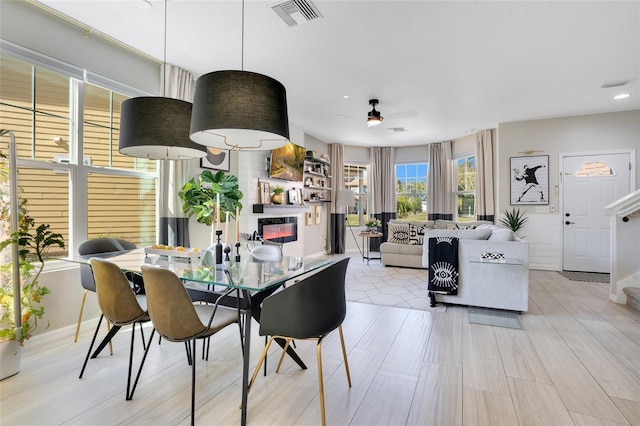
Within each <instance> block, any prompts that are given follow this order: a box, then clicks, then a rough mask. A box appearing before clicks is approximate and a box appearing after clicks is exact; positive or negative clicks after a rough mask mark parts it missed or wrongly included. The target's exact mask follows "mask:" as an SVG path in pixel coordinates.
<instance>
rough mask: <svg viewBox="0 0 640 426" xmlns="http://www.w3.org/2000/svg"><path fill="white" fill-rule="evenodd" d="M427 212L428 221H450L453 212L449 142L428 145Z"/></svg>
mask: <svg viewBox="0 0 640 426" xmlns="http://www.w3.org/2000/svg"><path fill="white" fill-rule="evenodd" d="M428 148H429V151H428V153H427V163H428V164H429V170H428V171H427V186H428V188H427V211H428V219H429V220H436V219H443V220H452V219H453V212H454V211H455V210H454V208H455V207H454V197H453V170H452V165H451V141H446V142H440V143H432V144H429V145H428Z"/></svg>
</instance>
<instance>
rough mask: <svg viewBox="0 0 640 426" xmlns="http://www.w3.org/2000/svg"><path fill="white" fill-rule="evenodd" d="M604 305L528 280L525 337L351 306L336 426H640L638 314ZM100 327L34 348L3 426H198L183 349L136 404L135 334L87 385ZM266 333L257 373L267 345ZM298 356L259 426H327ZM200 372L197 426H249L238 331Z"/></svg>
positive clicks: (335, 369) (165, 349) (252, 399)
mask: <svg viewBox="0 0 640 426" xmlns="http://www.w3.org/2000/svg"><path fill="white" fill-rule="evenodd" d="M399 279H400V278H399ZM607 296H608V288H607V284H602V283H580V282H573V281H568V280H566V279H565V278H563V277H562V276H561V275H560V274H558V273H556V272H548V271H531V272H530V300H529V312H527V313H525V314H522V315H521V317H520V321H521V323H522V330H517V329H508V328H500V327H492V326H486V325H478V324H469V323H468V320H467V308H466V307H459V306H453V305H450V306H448V308H447V310H446V312H428V311H423V310H413V309H406V308H398V307H391V306H379V305H372V304H363V303H356V302H349V303H348V313H347V318H346V320H345V322H344V333H345V339H346V344H347V350H348V355H349V364H350V367H351V378H352V383H353V387H351V388H349V387H348V386H347V381H346V378H345V373H344V366H343V362H342V355H341V351H340V343H339V342H340V340H339V337H338V335H337V333H336V334H335V335H331V336H329V337H328V338H327V340H326V342H325V343H324V345H323V348H322V353H323V357H324V364H323V369H324V377H325V394H326V407H327V409H326V412H327V423H328V424H330V425H545V426H546V425H565V424H566V425H622V424H631V425H640V313H639V312H637V311H634V310H632V309H630V308H627V307H626V306H621V305H616V304H614V303H612V302H609V301H608V299H607ZM93 327H95V321H87V323H86V324H84V326H83V328H82V336H81V339H80V340H79V342H78V343H73V332H74V330H73V327H69V328H66V329H62V330H57V331H53V332H49V333H45V334H43V335H40V336H36V337H35V338H33V339H32V340H30V341H29V342H28V343H27V345H26V347H25V352H24V359H23V364H22V371H21V372H20V373H19V374H17V375H16V376H14V377H12V378H9V379H6V380H3V381H0V396H1V402H0V424H2V425H3V426H9V425H120V424H122V425H145V424H154V425H178V424H179V425H186V424H188V423H189V421H190V418H189V413H190V402H189V401H190V383H191V375H190V367H189V366H188V365H187V362H186V357H185V352H184V346H183V345H181V344H172V343H168V342H162V344H161V345H158V344H157V342H154V346H153V347H152V348H151V351H150V353H149V358H148V359H147V364H146V366H145V369H144V371H143V373H142V379H141V382H140V384H139V386H138V389H137V390H136V394H135V397H134V399H133V400H132V401H125V386H126V373H127V357H128V345H129V336H130V334H129V331H128V328H127V331H126V332H121V333H119V335H118V336H117V337H116V339H115V341H114V355H112V356H109V355H102V356H100V357H99V358H98V359H95V360H91V361H90V362H89V365H88V367H87V371H86V373H85V377H84V378H83V379H78V374H79V371H80V368H81V365H82V362H83V360H84V356H85V351H86V349H87V347H88V345H89V341H90V338H91V334H92V332H93ZM257 328H258V327H253V331H254V333H253V336H254V338H253V344H252V347H251V361H252V364H253V365H255V362H256V361H257V359H258V356H259V353H260V351H261V349H262V345H263V339H262V338H260V337H259V336H258V334H257ZM138 343H139V341H138ZM297 351H298V352H299V353H300V355H301V356H302V358H303V359H304V360H305V361H306V362H307V365H308V366H309V369H308V370H300V369H299V368H297V367H296V366H295V365H294V363H293V362H292V361H290V360H286V361H285V362H284V364H283V368H282V370H281V371H280V373H278V374H276V373H274V367H275V360H276V358H277V353H276V351H275V349H274V351H273V354H272V355H271V356H270V362H269V366H268V375H267V377H263V376H260V377H259V378H258V381H257V383H256V385H255V386H254V388H253V389H252V391H251V394H250V395H249V413H248V419H249V422H248V423H249V424H250V425H317V424H320V413H319V399H318V386H317V373H316V364H315V347H314V344H313V343H311V342H304V341H302V342H298V343H297ZM137 354H140V352H137ZM138 359H139V358H136V361H137V360H138ZM197 368H198V370H197V388H196V394H197V396H196V398H197V400H196V404H197V411H196V422H197V423H198V424H203V425H204V424H206V425H237V424H239V423H240V410H239V409H238V407H239V402H240V378H241V362H240V345H239V338H238V332H237V329H235V328H227V329H225V330H223V331H222V332H221V333H219V334H218V335H216V336H214V338H213V340H212V346H211V354H210V357H209V361H203V360H201V359H198V364H197Z"/></svg>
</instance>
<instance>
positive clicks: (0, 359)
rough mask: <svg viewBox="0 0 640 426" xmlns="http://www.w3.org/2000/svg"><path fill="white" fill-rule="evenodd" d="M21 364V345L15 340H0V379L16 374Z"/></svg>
mask: <svg viewBox="0 0 640 426" xmlns="http://www.w3.org/2000/svg"><path fill="white" fill-rule="evenodd" d="M20 364H22V346H20V344H19V343H18V341H17V340H5V341H3V342H0V380H3V379H6V378H7V377H11V376H13V375H15V374H18V372H19V371H20Z"/></svg>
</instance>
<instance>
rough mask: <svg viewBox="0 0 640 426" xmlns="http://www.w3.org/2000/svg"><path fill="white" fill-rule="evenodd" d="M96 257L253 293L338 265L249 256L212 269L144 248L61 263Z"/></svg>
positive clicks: (197, 261)
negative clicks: (270, 259) (151, 267)
mask: <svg viewBox="0 0 640 426" xmlns="http://www.w3.org/2000/svg"><path fill="white" fill-rule="evenodd" d="M92 257H96V258H100V259H105V260H108V261H110V262H113V263H115V264H116V265H118V266H119V267H120V268H121V269H122V270H124V271H131V272H140V271H141V269H140V267H141V266H142V265H145V264H147V265H158V266H162V267H165V268H167V269H170V270H171V271H173V272H174V273H175V274H176V275H177V276H178V277H179V278H180V279H181V280H183V281H189V282H194V283H200V284H206V285H219V286H225V287H232V288H238V289H242V290H250V291H259V290H264V289H266V288H269V287H272V286H274V285H278V284H281V283H283V282H285V281H287V280H290V279H292V278H296V277H299V276H300V275H304V274H306V273H308V272H311V271H314V270H316V269H319V268H322V267H324V266H328V265H330V264H332V263H333V262H334V261H333V260H330V259H321V258H304V257H290V256H283V257H282V258H280V259H278V260H272V261H264V260H257V259H254V258H253V257H252V256H250V255H248V256H244V259H242V260H241V261H240V262H233V261H232V262H229V263H227V264H226V265H224V264H223V265H217V267H212V266H208V265H203V264H202V262H201V261H200V259H193V258H191V259H186V258H180V257H177V256H160V255H155V254H149V253H145V250H144V249H143V248H139V249H135V250H129V251H119V252H111V253H99V254H91V255H85V256H80V255H75V256H72V257H67V258H62V259H60V260H64V261H68V262H74V263H79V264H89V259H91V258H92Z"/></svg>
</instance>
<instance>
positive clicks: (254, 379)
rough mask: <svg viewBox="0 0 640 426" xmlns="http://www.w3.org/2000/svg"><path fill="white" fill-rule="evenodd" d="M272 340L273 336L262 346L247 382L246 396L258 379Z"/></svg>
mask: <svg viewBox="0 0 640 426" xmlns="http://www.w3.org/2000/svg"><path fill="white" fill-rule="evenodd" d="M273 339H275V337H274V336H272V337H270V338H269V340H268V341H267V344H266V345H265V346H264V350H263V351H262V354H261V355H260V359H259V360H258V365H256V369H255V370H254V371H253V376H252V377H251V381H250V382H249V388H248V389H247V394H249V392H250V391H251V388H252V387H253V384H254V383H255V381H256V377H258V373H259V372H260V367H261V366H262V363H263V362H264V359H265V357H266V356H267V352H268V351H269V347H270V346H271V343H272V342H273ZM240 408H242V405H241V406H240Z"/></svg>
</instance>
